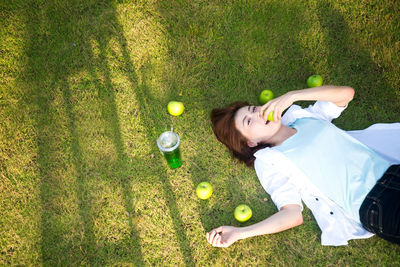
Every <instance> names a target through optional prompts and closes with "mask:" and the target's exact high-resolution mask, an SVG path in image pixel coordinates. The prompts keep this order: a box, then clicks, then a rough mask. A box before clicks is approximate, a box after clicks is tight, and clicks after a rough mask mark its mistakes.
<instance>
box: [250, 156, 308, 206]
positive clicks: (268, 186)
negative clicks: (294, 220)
mask: <svg viewBox="0 0 400 267" xmlns="http://www.w3.org/2000/svg"><path fill="white" fill-rule="evenodd" d="M254 167H255V170H256V173H257V176H258V179H259V180H260V183H261V185H262V186H263V188H264V190H265V191H266V192H267V193H268V194H269V195H270V196H271V199H272V201H273V202H274V204H275V205H276V207H277V208H278V210H280V209H281V208H282V207H284V206H285V205H289V204H297V205H299V206H300V207H301V210H303V205H302V203H301V196H300V193H299V192H298V191H297V189H296V187H295V186H294V185H293V184H292V183H290V179H289V177H286V176H285V175H283V174H282V173H280V172H279V171H277V170H276V169H275V168H270V166H268V164H265V163H264V162H263V161H262V160H259V159H256V161H255V162H254Z"/></svg>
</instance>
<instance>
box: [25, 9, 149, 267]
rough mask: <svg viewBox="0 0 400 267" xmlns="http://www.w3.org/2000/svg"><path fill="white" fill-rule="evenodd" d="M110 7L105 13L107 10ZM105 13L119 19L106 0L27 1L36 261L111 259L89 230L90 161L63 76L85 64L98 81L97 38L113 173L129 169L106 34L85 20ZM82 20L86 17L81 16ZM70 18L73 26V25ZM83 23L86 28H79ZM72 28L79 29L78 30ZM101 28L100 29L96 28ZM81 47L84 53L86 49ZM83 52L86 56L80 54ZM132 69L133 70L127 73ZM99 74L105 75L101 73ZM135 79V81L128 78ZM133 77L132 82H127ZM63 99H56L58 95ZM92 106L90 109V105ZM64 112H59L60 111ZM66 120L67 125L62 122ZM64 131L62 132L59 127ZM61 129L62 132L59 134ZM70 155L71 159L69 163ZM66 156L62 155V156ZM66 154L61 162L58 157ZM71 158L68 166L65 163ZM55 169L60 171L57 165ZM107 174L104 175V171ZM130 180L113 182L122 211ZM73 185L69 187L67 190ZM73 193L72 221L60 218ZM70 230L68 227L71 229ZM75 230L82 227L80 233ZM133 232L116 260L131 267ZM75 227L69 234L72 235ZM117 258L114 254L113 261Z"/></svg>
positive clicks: (136, 243) (128, 203) (128, 200)
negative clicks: (37, 201) (69, 175)
mask: <svg viewBox="0 0 400 267" xmlns="http://www.w3.org/2000/svg"><path fill="white" fill-rule="evenodd" d="M110 10H111V12H110ZM103 12H108V13H110V14H111V17H110V19H113V20H115V21H117V19H116V17H115V11H114V10H113V9H112V7H110V6H109V5H108V4H107V3H105V2H98V3H96V4H93V5H92V6H90V4H89V6H81V5H80V3H78V2H74V1H70V2H65V3H60V2H57V3H53V2H52V3H49V4H43V3H41V2H36V1H32V2H31V3H30V6H29V10H28V11H27V18H26V20H27V21H28V23H27V38H28V40H27V47H26V53H27V55H28V56H29V61H28V67H27V69H26V74H25V78H27V79H28V80H29V79H30V78H31V79H32V80H33V81H34V83H33V84H31V85H30V87H31V88H33V89H32V92H31V95H33V96H34V97H35V99H36V103H35V104H36V105H37V107H38V114H37V133H38V141H37V144H38V159H37V162H38V169H39V175H40V191H41V192H40V197H41V203H42V214H41V215H40V216H41V220H42V233H41V234H42V243H41V254H42V262H43V264H45V265H60V264H61V265H64V264H67V265H79V264H89V265H92V264H94V265H103V264H105V262H107V260H110V257H111V258H112V257H116V256H117V255H107V251H109V250H110V249H112V248H114V249H116V248H118V243H117V244H114V243H113V244H112V245H110V247H105V248H104V247H103V248H100V247H98V245H97V241H98V240H96V236H95V233H94V221H93V218H94V216H95V214H93V211H92V201H93V200H92V195H93V192H91V191H90V187H89V183H88V180H89V179H91V177H89V175H90V174H89V173H88V172H87V169H88V165H87V162H85V159H84V158H83V157H82V149H83V148H82V147H81V145H80V143H81V142H82V141H81V140H80V137H79V133H78V132H79V129H78V127H77V125H76V121H77V118H76V114H75V113H74V104H73V103H74V100H73V98H74V96H73V92H71V86H70V84H69V82H68V78H69V77H70V75H72V74H74V73H76V72H78V71H81V70H87V71H88V72H89V73H91V74H92V78H93V79H94V80H95V81H97V80H98V78H99V77H95V76H94V75H93V73H95V71H94V65H93V64H92V63H93V62H92V61H94V58H93V53H92V52H91V46H90V43H88V42H87V40H88V38H89V37H93V36H97V40H98V43H99V44H101V58H100V61H99V62H98V64H99V65H101V66H105V67H104V68H103V69H104V71H103V73H102V74H103V76H104V79H105V86H104V87H103V86H101V85H100V84H96V85H95V86H96V87H98V91H99V96H100V99H99V100H100V102H101V103H100V104H101V105H103V104H105V105H107V108H108V110H110V111H111V112H110V113H109V114H110V115H109V116H108V117H107V116H105V117H104V120H105V121H106V122H107V124H108V127H109V129H111V132H112V135H113V137H114V140H113V141H114V146H115V150H116V153H117V160H116V163H115V165H116V168H114V170H115V169H116V172H117V173H121V174H124V173H125V172H124V171H123V170H124V169H125V168H126V167H127V156H126V154H125V152H124V146H123V142H122V139H121V134H120V126H119V120H118V115H117V108H116V103H115V96H114V89H113V87H112V84H111V81H110V73H109V71H108V65H107V61H106V60H105V56H104V54H105V51H104V50H105V45H106V44H107V41H108V40H110V38H111V36H110V35H109V34H110V32H107V31H105V30H102V29H96V28H92V27H91V26H92V25H90V24H89V25H88V24H85V23H86V22H87V20H88V19H89V20H90V19H91V20H94V21H95V20H96V18H97V16H98V15H100V14H102V13H103ZM85 20H86V21H85ZM74 23H76V24H77V25H78V24H79V26H77V27H74ZM82 26H85V28H79V27H82ZM76 28H79V30H78V31H77V30H76ZM96 30H99V32H96ZM82 32H83V33H87V32H89V33H90V36H81V33H82ZM75 40H78V41H79V44H78V45H79V48H80V49H81V50H80V51H79V50H77V49H75V47H76V46H77V45H76V44H75V43H73V42H74V41H75ZM85 52H87V53H88V54H85ZM82 56H83V57H84V56H88V58H87V59H88V62H85V61H84V60H82V58H81V57H82ZM133 74H134V72H133ZM102 78H103V77H102ZM132 82H133V80H132ZM133 83H134V82H133ZM59 97H61V101H59V100H60V99H58V98H59ZM89 108H90V107H89ZM63 114H65V116H63ZM64 126H66V127H64ZM64 128H65V129H66V131H65V130H64V131H65V132H63V129H64ZM64 135H65V136H64ZM68 153H69V155H70V157H71V158H70V160H69V161H70V162H68ZM65 158H67V160H65ZM63 160H65V161H66V162H63ZM68 163H70V164H71V165H72V166H69V164H68ZM69 167H72V168H73V169H75V175H76V177H74V179H73V180H74V181H75V183H76V184H75V185H72V186H71V185H69V184H66V181H63V178H65V176H64V175H63V174H62V171H63V169H64V170H65V169H68V168H69ZM60 169H61V170H60ZM105 175H107V174H105ZM131 182H132V181H131V180H130V177H128V176H126V175H125V176H124V175H122V176H119V183H118V184H119V185H120V186H121V187H122V192H123V197H124V200H125V203H124V206H125V209H126V211H127V212H129V213H132V211H133V206H134V203H132V196H131V194H132V193H131V190H130V188H131ZM69 188H72V190H74V189H75V190H76V191H75V192H68V190H71V189H69ZM73 195H75V196H76V199H77V207H78V213H79V214H71V213H70V216H71V217H72V218H74V219H76V217H77V218H78V220H79V221H77V222H65V221H63V220H64V218H62V214H65V213H66V210H65V209H68V208H71V207H63V203H62V201H63V198H71V197H72V198H73V197H74V196H73ZM71 228H72V229H71ZM80 228H83V233H82V236H81V238H79V237H76V235H79V231H80ZM129 228H130V230H131V234H130V236H129V237H128V238H129V239H130V240H129V243H130V245H131V246H130V247H129V248H128V251H123V252H122V253H121V254H122V255H121V257H122V258H127V257H129V261H132V262H133V263H134V264H135V265H137V266H142V265H144V261H143V255H142V253H141V242H140V238H139V234H138V231H137V229H136V226H135V224H134V223H132V221H130V224H129ZM69 231H71V232H69ZM72 232H74V235H75V236H74V235H72ZM113 260H118V259H111V261H113Z"/></svg>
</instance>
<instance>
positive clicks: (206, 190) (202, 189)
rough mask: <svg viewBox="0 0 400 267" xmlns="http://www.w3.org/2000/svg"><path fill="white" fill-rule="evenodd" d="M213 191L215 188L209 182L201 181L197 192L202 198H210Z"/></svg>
mask: <svg viewBox="0 0 400 267" xmlns="http://www.w3.org/2000/svg"><path fill="white" fill-rule="evenodd" d="M212 193H213V188H212V185H211V184H210V183H209V182H201V183H199V184H198V186H197V188H196V194H197V196H198V197H199V198H200V199H208V198H209V197H211V195H212Z"/></svg>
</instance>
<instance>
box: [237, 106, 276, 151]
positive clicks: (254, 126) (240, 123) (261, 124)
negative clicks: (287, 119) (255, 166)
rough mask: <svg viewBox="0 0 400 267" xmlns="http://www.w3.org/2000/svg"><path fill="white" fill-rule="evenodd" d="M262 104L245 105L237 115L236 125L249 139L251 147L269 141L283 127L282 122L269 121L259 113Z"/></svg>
mask: <svg viewBox="0 0 400 267" xmlns="http://www.w3.org/2000/svg"><path fill="white" fill-rule="evenodd" d="M259 110H260V106H245V107H242V108H240V109H239V110H238V111H237V112H236V115H235V127H236V129H238V130H239V132H240V133H241V134H242V135H243V136H244V137H245V138H246V139H247V142H248V145H249V146H250V147H252V146H256V145H257V144H259V143H267V144H268V143H269V142H268V140H270V138H271V137H273V136H274V135H275V134H276V133H277V132H278V130H279V128H280V127H281V123H280V121H279V122H273V121H267V122H265V121H264V119H263V118H262V117H261V116H260V115H259Z"/></svg>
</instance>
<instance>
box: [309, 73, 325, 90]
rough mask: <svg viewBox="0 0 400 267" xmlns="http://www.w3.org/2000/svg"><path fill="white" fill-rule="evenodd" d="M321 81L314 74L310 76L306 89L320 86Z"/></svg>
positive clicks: (318, 76)
mask: <svg viewBox="0 0 400 267" xmlns="http://www.w3.org/2000/svg"><path fill="white" fill-rule="evenodd" d="M323 81H324V80H323V79H322V77H321V75H318V74H314V75H311V76H310V77H308V79H307V86H308V88H312V87H317V86H321V85H322V83H323Z"/></svg>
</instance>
